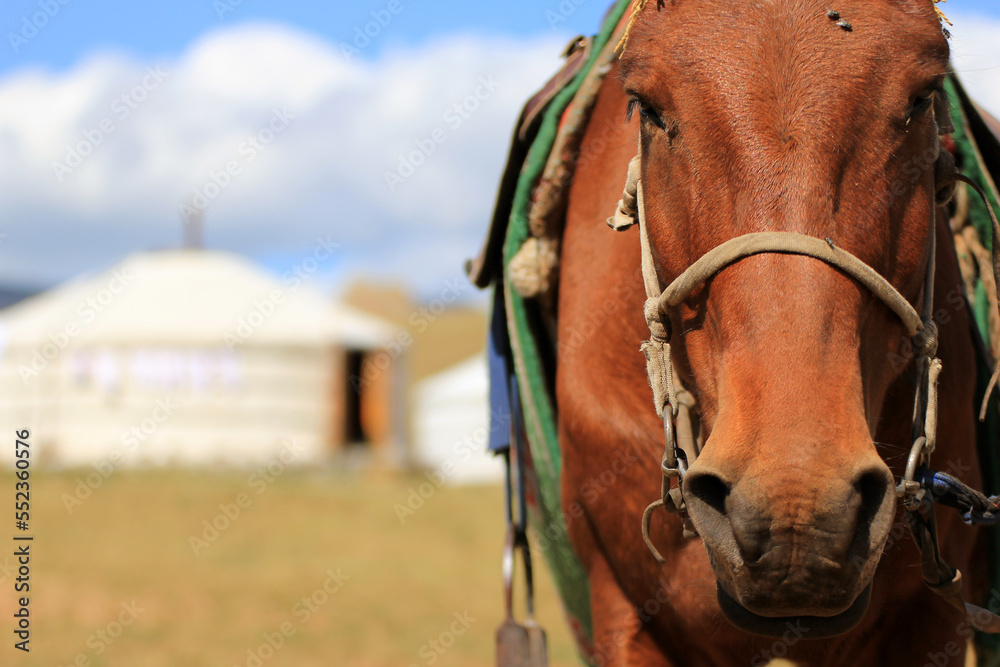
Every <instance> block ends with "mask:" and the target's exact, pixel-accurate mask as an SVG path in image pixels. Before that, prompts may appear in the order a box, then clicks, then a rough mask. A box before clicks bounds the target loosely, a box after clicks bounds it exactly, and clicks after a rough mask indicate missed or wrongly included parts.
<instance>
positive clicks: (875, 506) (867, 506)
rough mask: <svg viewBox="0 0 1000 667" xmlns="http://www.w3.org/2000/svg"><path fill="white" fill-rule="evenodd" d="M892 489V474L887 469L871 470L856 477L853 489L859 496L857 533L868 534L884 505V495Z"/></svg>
mask: <svg viewBox="0 0 1000 667" xmlns="http://www.w3.org/2000/svg"><path fill="white" fill-rule="evenodd" d="M891 488H892V474H891V473H890V472H889V470H888V469H879V468H875V469H871V470H867V471H865V472H863V473H861V475H859V476H858V478H857V480H856V481H855V482H854V489H855V491H857V492H858V494H859V495H860V496H861V507H860V508H859V509H858V531H859V532H868V530H869V529H870V528H871V525H872V523H873V522H874V521H875V519H876V517H877V516H878V514H879V510H881V509H882V505H883V504H884V503H885V497H886V494H887V493H889V491H890V489H891Z"/></svg>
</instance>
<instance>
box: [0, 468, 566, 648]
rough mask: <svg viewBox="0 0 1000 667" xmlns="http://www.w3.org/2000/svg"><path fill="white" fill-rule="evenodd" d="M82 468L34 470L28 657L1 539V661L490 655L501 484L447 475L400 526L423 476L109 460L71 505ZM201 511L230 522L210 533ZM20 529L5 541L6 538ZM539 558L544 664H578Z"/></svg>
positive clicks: (9, 486) (0, 479) (5, 499)
mask: <svg viewBox="0 0 1000 667" xmlns="http://www.w3.org/2000/svg"><path fill="white" fill-rule="evenodd" d="M88 472H91V473H92V472H93V471H92V470H89V471H78V472H73V471H67V472H61V473H48V474H42V473H36V474H34V475H33V477H32V489H31V502H32V512H31V520H32V525H31V531H30V532H31V533H32V534H33V535H34V536H35V541H34V542H33V543H32V545H31V553H32V563H31V565H32V571H31V596H30V597H31V607H30V610H31V619H32V635H31V643H30V646H31V652H30V654H27V655H25V654H23V653H22V652H20V651H17V650H15V649H14V648H13V646H12V645H13V642H14V639H13V638H12V634H11V614H12V613H13V611H14V608H15V593H14V591H13V584H14V581H13V576H16V575H12V574H10V571H11V570H12V569H13V568H12V566H13V565H14V564H15V563H14V558H13V556H12V555H11V556H8V555H7V554H12V553H13V547H10V548H7V547H4V548H2V550H0V617H2V618H3V619H4V621H3V623H2V624H0V627H2V632H0V637H2V638H3V640H2V641H3V644H2V645H0V665H5V666H6V665H31V666H35V665H39V666H41V665H45V666H47V667H52V666H54V665H59V666H62V665H67V666H68V665H92V666H95V667H96V666H104V665H109V666H116V667H117V666H125V667H178V666H184V667H198V666H201V665H213V666H218V667H232V666H235V665H239V666H241V667H249V666H253V665H257V666H261V665H267V666H272V665H273V666H285V665H289V666H291V665H294V666H296V667H308V666H312V665H324V666H330V665H336V666H341V665H344V666H357V667H375V666H383V665H384V666H393V667H395V666H400V667H410V666H411V665H412V666H417V667H424V666H426V665H435V666H439V667H440V666H444V667H447V666H449V665H454V666H458V665H462V666H465V667H480V666H482V667H486V666H488V665H492V664H493V661H494V658H493V650H494V649H493V633H494V630H495V628H496V626H497V624H498V623H499V622H500V620H501V615H502V613H501V612H502V609H501V591H500V575H499V557H500V548H501V541H502V537H503V535H502V532H503V527H502V495H501V490H500V489H499V488H497V487H485V488H461V489H450V488H442V489H440V490H437V491H436V492H435V493H434V494H433V495H432V496H431V497H430V498H428V499H427V500H426V501H425V502H424V504H423V506H422V507H420V508H419V509H417V510H416V511H415V512H414V513H413V514H412V515H409V516H405V517H404V518H403V520H402V521H401V519H400V518H399V516H398V515H397V511H396V508H395V506H396V504H397V503H399V504H401V505H405V504H406V502H407V496H408V493H409V490H410V489H411V488H414V487H416V486H418V485H419V484H420V483H421V482H423V481H426V480H424V479H422V478H411V479H398V478H395V479H364V480H352V479H350V478H343V477H339V476H336V475H333V474H332V473H325V472H324V473H321V472H315V471H313V472H305V471H288V472H285V473H284V474H282V475H281V476H279V477H277V478H273V479H272V481H271V482H270V483H267V482H265V481H264V480H262V479H260V478H255V479H252V480H248V473H246V472H230V473H215V474H209V473H194V472H178V471H143V472H129V471H121V470H120V471H116V472H114V473H113V474H112V475H111V476H110V477H109V478H108V479H107V480H106V481H104V482H103V483H102V484H101V485H100V486H99V487H98V488H96V489H94V490H93V491H92V495H90V496H89V497H87V498H85V499H83V500H82V501H81V502H79V503H72V508H71V509H72V512H71V511H70V510H69V509H67V506H66V499H67V498H71V497H73V494H74V493H75V489H76V488H77V486H78V479H83V478H84V477H85V476H86V474H87V473H88ZM13 483H14V479H13V477H12V476H10V474H9V473H7V474H4V475H2V476H0V503H2V504H7V503H10V505H13V496H14V488H13ZM241 494H245V495H243V496H241ZM79 495H80V496H83V495H85V494H84V493H80V494H79ZM78 499H79V498H78ZM240 502H242V504H243V505H244V507H239V504H240ZM220 505H222V506H223V507H222V508H220ZM224 509H225V510H227V511H228V513H229V514H230V516H234V517H235V518H234V519H229V518H227V517H225V514H224ZM236 509H239V515H238V516H236V512H235V510H236ZM11 513H12V512H11ZM220 517H221V518H220ZM205 521H208V522H209V524H211V523H212V522H213V521H215V522H217V524H218V525H219V526H220V527H222V528H223V530H220V531H218V533H217V534H214V533H212V532H211V531H208V532H205V531H206V527H205V523H204V522H205ZM227 521H228V523H229V526H228V527H226V523H227ZM10 523H11V524H13V518H12V517H11V522H10ZM13 533H14V530H13V525H11V526H10V529H9V530H8V531H7V537H2V535H3V533H0V540H2V541H3V542H5V543H6V544H8V545H12V544H13V542H12V541H11V537H12V535H13ZM192 536H196V537H199V538H200V539H202V540H203V542H195V543H194V545H192V541H191V537H192ZM196 550H197V551H198V553H197V555H196V553H195V551H196ZM537 570H538V571H539V574H538V578H539V579H541V581H540V582H538V587H539V588H540V593H539V598H540V600H539V603H538V604H539V607H540V618H541V621H542V623H543V625H545V627H546V628H547V629H548V632H549V641H550V654H551V664H552V665H553V666H568V665H575V664H577V663H576V662H575V659H574V657H573V656H574V653H573V649H572V645H571V642H570V639H569V636H568V632H567V630H566V628H565V626H564V624H563V622H562V618H561V612H560V611H559V609H558V603H557V602H556V599H555V597H554V592H553V590H552V587H551V583H550V580H549V578H548V575H547V572H545V570H544V567H538V568H537ZM324 586H325V588H324ZM327 591H335V592H327ZM303 598H305V601H303ZM268 638H270V644H275V645H279V646H280V648H277V649H271V647H270V645H269V643H268ZM262 646H263V649H262V650H261V647H262ZM446 646H447V648H445V647H446Z"/></svg>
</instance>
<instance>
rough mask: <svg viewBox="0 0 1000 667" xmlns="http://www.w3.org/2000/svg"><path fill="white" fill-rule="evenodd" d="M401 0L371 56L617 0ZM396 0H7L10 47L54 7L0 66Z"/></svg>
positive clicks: (588, 24)
mask: <svg viewBox="0 0 1000 667" xmlns="http://www.w3.org/2000/svg"><path fill="white" fill-rule="evenodd" d="M62 2H67V4H65V5H62V4H61V3H62ZM398 2H399V6H400V7H401V8H402V11H400V12H399V13H398V14H396V15H393V16H392V20H391V22H390V23H389V24H388V25H387V26H386V27H385V29H384V30H383V31H382V32H381V34H379V35H378V37H377V38H376V39H374V40H373V41H372V44H371V45H370V46H369V47H368V48H366V49H365V50H364V52H363V54H364V55H365V56H367V57H377V56H378V55H380V54H382V53H384V52H385V51H386V50H388V49H393V48H399V47H401V46H410V47H412V46H416V45H419V44H422V43H426V42H428V41H432V40H435V39H439V38H441V37H444V36H448V35H453V34H456V33H476V34H485V35H494V36H500V35H503V36H511V37H519V38H530V37H535V36H544V35H552V34H559V35H566V34H568V35H569V36H572V35H573V34H589V33H592V32H594V30H595V29H596V27H597V26H598V24H599V22H600V19H601V17H602V15H603V14H604V12H605V11H606V10H607V7H608V4H609V2H608V0H498V1H494V2H482V1H481V0H436V1H433V0H398ZM389 4H390V0H326V1H321V0H170V1H169V2H167V1H164V0H161V1H159V2H157V1H154V0H41V1H40V0H4V3H3V5H4V9H3V10H2V12H0V14H2V19H0V28H2V32H3V34H4V35H5V37H6V38H7V39H5V42H7V46H8V47H10V38H9V35H10V33H12V32H13V33H15V34H21V33H22V31H23V30H24V21H25V20H26V19H27V20H28V21H30V20H31V18H32V17H33V16H35V15H36V14H37V13H38V12H40V11H42V7H43V6H48V7H49V8H50V9H49V13H54V16H52V17H51V18H50V19H48V20H47V25H45V26H44V27H43V28H41V29H40V30H38V33H37V34H36V35H34V36H33V37H31V38H30V39H28V40H27V43H26V44H19V45H18V48H17V52H16V53H15V52H14V48H0V74H3V73H4V72H6V71H9V70H11V69H16V68H19V67H24V66H42V67H45V68H47V69H49V70H55V71H58V70H61V69H65V68H67V67H69V66H71V65H73V64H74V63H76V62H77V61H78V60H79V59H80V58H81V57H84V56H86V55H89V54H90V53H92V52H93V51H95V50H114V51H118V52H123V53H125V54H127V55H129V56H131V57H134V58H136V59H143V60H155V59H164V58H172V57H176V56H177V55H179V54H180V53H182V52H183V50H184V49H185V48H186V47H187V46H188V45H190V44H191V43H192V42H194V41H195V40H196V39H197V38H198V37H200V36H201V35H203V34H204V33H205V32H207V31H211V30H214V29H217V28H219V27H221V26H224V25H239V24H241V23H250V22H268V23H278V24H285V25H288V26H292V27H295V28H297V29H299V30H301V31H303V32H307V33H311V34H313V35H315V36H317V37H320V38H322V39H324V40H326V41H328V42H331V43H335V44H339V43H342V42H350V41H352V40H353V39H354V37H355V35H356V33H355V30H356V29H358V28H362V29H363V27H364V26H365V24H366V23H368V22H370V21H372V20H373V15H372V14H373V12H374V13H375V14H376V15H379V14H381V16H382V17H383V18H384V17H385V16H386V15H387V14H386V10H387V7H388V5H389ZM942 6H943V7H944V8H945V10H946V11H949V10H954V11H956V12H961V13H962V14H981V15H984V16H992V17H1000V2H998V1H997V0H952V2H951V3H950V4H945V5H942ZM54 7H58V11H55V12H54V11H53V9H51V8H54ZM553 17H558V21H557V20H556V19H555V18H553ZM38 22H39V23H41V22H42V20H41V19H39V21H38ZM30 33H31V29H30V28H29V29H28V34H30ZM570 33H571V34H570Z"/></svg>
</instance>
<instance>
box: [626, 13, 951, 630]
mask: <svg viewBox="0 0 1000 667" xmlns="http://www.w3.org/2000/svg"><path fill="white" fill-rule="evenodd" d="M831 7H832V6H830V5H828V4H827V3H825V2H820V1H819V0H788V1H787V2H781V1H778V0H765V1H762V2H731V1H730V0H659V2H656V1H651V2H649V3H648V6H646V7H645V8H644V9H642V11H641V12H639V13H638V14H637V16H636V18H635V21H634V24H633V25H632V26H631V28H630V31H629V37H628V41H627V43H626V45H625V51H624V53H623V54H622V56H621V59H620V74H621V78H622V81H623V84H624V87H625V91H626V93H627V94H628V96H629V100H630V102H629V114H630V116H633V115H634V117H635V118H637V119H638V122H639V123H640V124H641V129H640V151H639V152H640V156H641V176H640V182H641V186H642V194H643V203H642V205H643V209H644V221H643V222H644V226H645V233H646V234H647V235H648V244H649V251H650V255H651V258H652V261H653V264H654V265H655V269H656V273H657V275H658V277H659V279H660V281H661V283H663V284H667V283H670V282H671V281H672V280H674V279H675V278H676V277H677V276H679V275H681V274H682V273H684V272H685V270H687V269H688V268H689V267H690V266H691V265H692V264H694V263H695V261H696V260H698V259H699V258H700V257H702V256H704V255H705V254H706V253H709V252H710V251H711V250H713V249H714V248H717V247H718V246H720V245H721V244H723V243H725V242H727V241H730V240H731V239H734V238H738V237H742V236H745V235H748V234H752V233H757V232H765V231H779V232H794V233H797V234H801V235H805V236H810V237H814V238H816V239H820V240H824V241H825V242H826V243H828V244H829V245H830V247H831V248H833V247H836V248H841V249H843V250H845V251H847V252H849V253H850V254H852V255H854V256H855V257H857V258H858V259H860V260H861V261H862V262H863V263H864V264H867V265H868V266H869V267H871V268H872V269H874V271H875V272H877V273H878V274H879V275H880V276H881V277H882V278H884V279H885V280H886V281H888V283H890V284H891V285H892V286H893V287H894V288H895V290H896V291H898V293H899V294H901V295H902V296H903V298H905V299H906V301H908V302H909V303H910V304H912V305H913V307H914V308H915V309H916V310H918V311H919V310H920V308H921V303H922V302H923V300H924V297H925V295H924V291H925V289H924V283H925V278H926V276H927V272H928V270H929V269H930V267H931V266H932V263H933V257H932V252H933V244H932V243H931V239H932V238H933V234H934V232H933V229H934V224H933V221H934V216H935V208H936V206H937V205H938V204H940V203H941V202H942V201H943V200H944V199H946V198H947V195H948V194H949V193H950V188H951V187H952V184H950V183H948V178H947V175H948V174H950V173H952V172H953V171H954V165H953V163H949V162H948V158H949V157H950V155H948V154H947V152H946V151H942V150H941V149H940V142H939V133H940V132H941V131H942V128H943V126H945V125H946V124H947V122H948V121H947V113H946V110H947V106H946V105H942V104H941V102H942V101H943V100H944V94H943V90H942V85H943V80H944V76H945V73H946V71H947V69H948V58H949V49H948V43H947V40H946V38H945V36H944V35H943V33H942V28H941V24H940V22H939V17H938V15H937V13H936V11H935V8H934V5H933V3H932V2H931V0H875V1H870V0H844V1H843V2H841V3H840V4H839V5H837V6H835V7H834V8H835V9H836V11H832V10H831ZM667 313H668V315H669V321H670V324H671V330H672V332H673V334H672V341H673V343H674V346H673V347H674V350H673V359H674V363H675V365H676V367H677V369H678V372H679V374H680V377H681V379H682V381H683V382H684V384H685V386H686V388H687V389H688V390H689V391H690V392H691V393H692V394H693V395H695V396H696V397H697V401H698V405H699V411H700V414H701V418H702V424H703V434H704V435H705V436H706V437H705V440H704V447H703V450H702V451H701V454H700V455H699V456H698V458H697V459H696V460H695V461H694V462H693V463H692V464H691V466H690V469H689V470H688V471H687V474H686V475H685V477H684V482H683V492H684V498H685V501H686V504H687V508H688V512H689V514H690V518H691V520H692V522H693V524H694V526H695V528H696V529H697V531H698V533H699V534H700V535H701V536H702V538H703V540H704V544H705V547H706V549H707V551H708V554H709V558H710V561H711V564H712V569H713V571H714V573H715V576H716V579H717V580H718V589H719V599H720V604H721V606H722V608H723V610H724V612H725V613H726V615H727V617H728V618H729V620H730V621H732V622H733V623H735V624H736V625H737V626H740V627H743V628H744V629H747V630H750V631H755V632H763V633H765V634H766V633H768V629H769V628H770V626H771V625H774V624H775V623H776V622H777V623H778V627H780V628H783V625H782V622H778V619H779V618H784V617H793V616H810V617H814V618H815V619H816V620H815V622H814V624H813V627H814V629H815V631H816V632H815V636H820V635H821V634H822V633H823V629H822V626H823V625H824V623H825V624H826V627H827V628H828V629H829V631H830V632H831V633H834V632H841V631H843V630H845V629H846V628H849V627H851V626H852V625H853V624H854V623H856V622H857V621H858V620H859V619H860V618H861V615H862V614H863V613H864V611H865V608H866V606H867V591H868V590H869V589H870V585H871V581H872V578H873V575H874V571H875V568H876V566H877V564H878V562H879V559H880V557H881V554H882V551H883V548H884V545H885V542H886V539H887V536H888V533H889V529H890V528H891V525H892V522H893V517H894V514H895V508H896V495H895V490H894V487H895V484H894V478H893V475H892V473H891V472H890V469H889V467H888V466H887V465H886V463H885V462H884V461H883V459H882V457H881V456H880V453H879V451H878V449H877V447H876V443H875V442H874V436H873V434H874V433H875V429H876V426H877V425H878V424H879V422H880V420H881V419H884V418H885V415H884V414H883V407H884V405H885V403H886V399H887V395H888V394H889V392H890V387H891V386H892V385H893V383H894V382H895V381H896V380H897V379H898V378H900V376H901V375H902V374H903V373H904V371H906V370H907V368H910V367H912V364H911V363H909V362H910V360H911V359H912V358H913V353H912V350H911V340H910V338H909V336H908V335H907V332H906V330H905V326H904V323H903V322H902V321H901V319H900V317H899V316H898V315H897V313H895V312H893V310H891V309H890V308H888V307H886V305H885V303H884V300H883V299H880V298H878V297H876V296H875V295H874V294H873V293H872V291H871V290H870V289H869V287H866V286H865V285H863V284H862V283H861V282H860V281H858V280H856V279H855V278H854V277H852V276H851V275H849V274H848V273H847V272H845V271H843V270H841V269H840V268H838V267H837V266H834V265H831V264H830V263H828V262H825V261H821V260H819V259H816V258H814V257H810V256H807V255H803V254H798V253H787V252H778V251H768V252H764V253H758V254H752V255H750V256H747V257H744V258H741V259H739V260H738V261H734V262H732V263H729V264H727V265H725V266H723V267H721V268H720V269H719V270H718V271H717V272H715V273H713V274H712V275H708V276H705V277H704V280H703V281H701V282H700V284H699V285H698V286H697V287H696V288H695V289H693V290H692V291H691V292H690V293H689V294H687V295H686V296H685V298H684V299H683V301H682V302H681V303H679V304H678V305H677V306H676V307H673V308H669V309H668V310H667Z"/></svg>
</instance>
